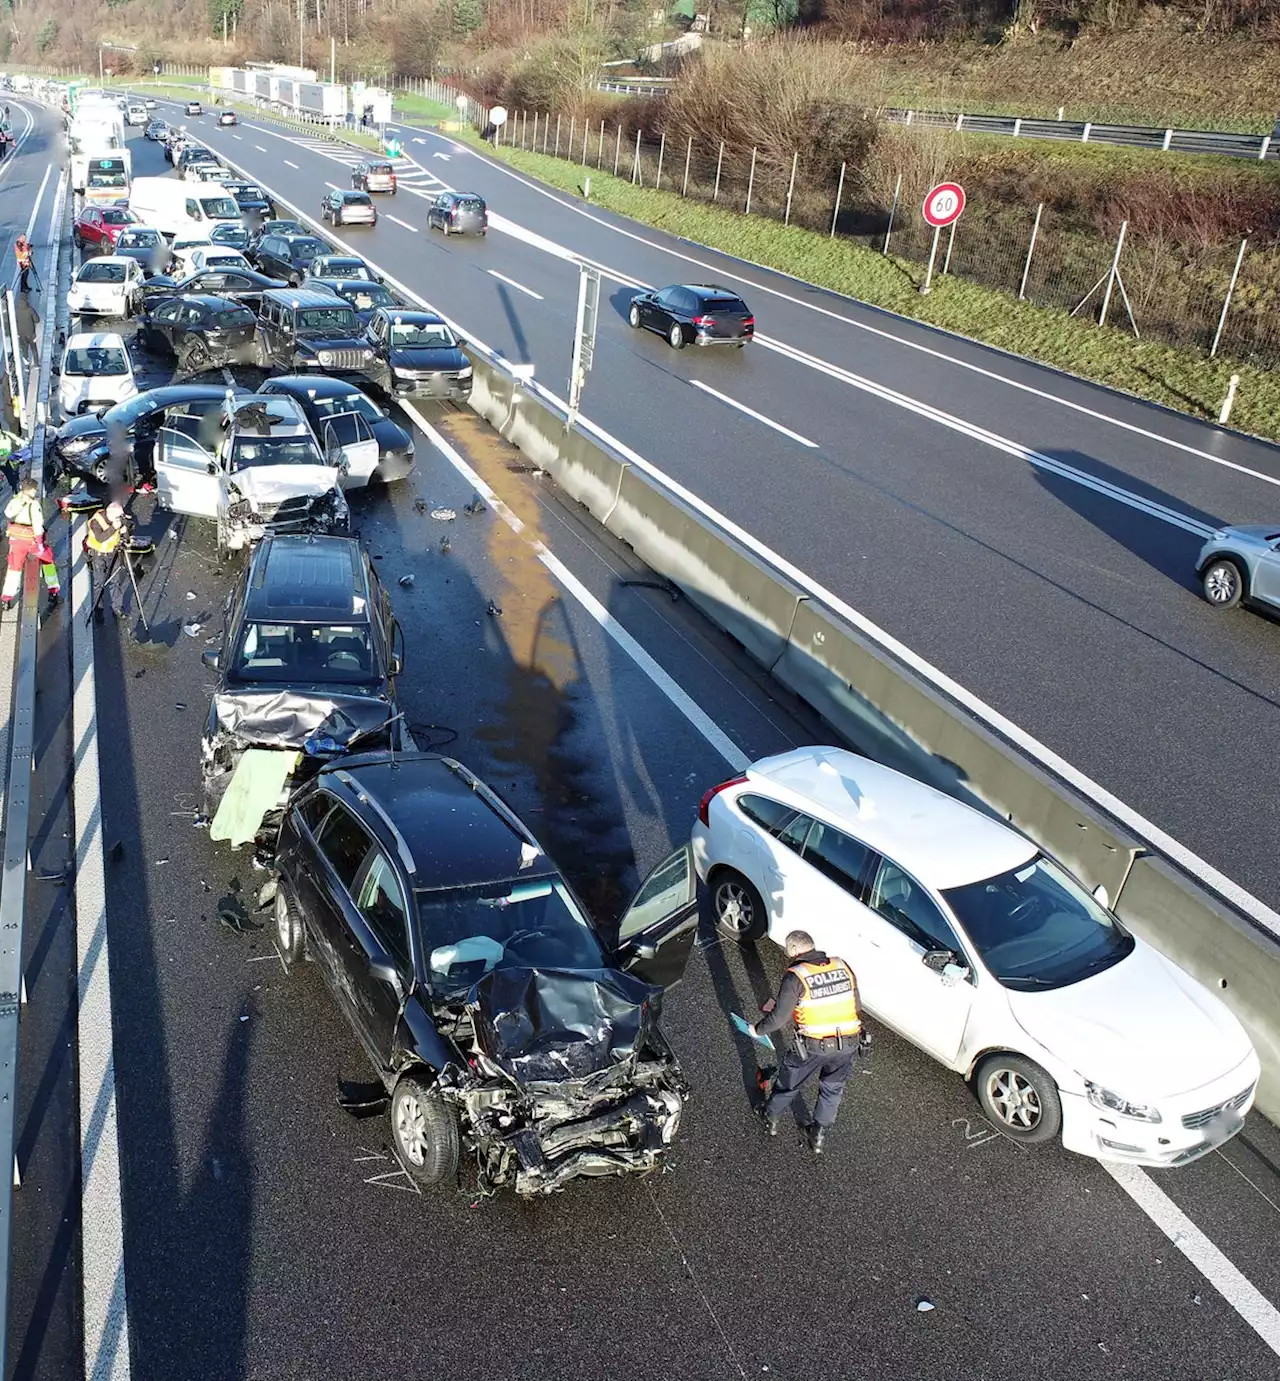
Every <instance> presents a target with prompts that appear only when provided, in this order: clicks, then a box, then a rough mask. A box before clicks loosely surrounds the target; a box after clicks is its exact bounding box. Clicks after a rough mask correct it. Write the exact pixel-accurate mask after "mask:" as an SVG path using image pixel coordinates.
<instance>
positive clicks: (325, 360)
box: [316, 350, 333, 364]
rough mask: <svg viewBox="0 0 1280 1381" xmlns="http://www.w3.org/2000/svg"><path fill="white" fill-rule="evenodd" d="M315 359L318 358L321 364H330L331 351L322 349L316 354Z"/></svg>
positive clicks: (331, 359)
mask: <svg viewBox="0 0 1280 1381" xmlns="http://www.w3.org/2000/svg"><path fill="white" fill-rule="evenodd" d="M316 359H318V360H319V361H320V363H321V364H332V363H333V351H332V350H322V351H321V352H320V353H319V354H318V355H317V356H316Z"/></svg>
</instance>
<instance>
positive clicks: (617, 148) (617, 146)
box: [613, 125, 622, 177]
mask: <svg viewBox="0 0 1280 1381" xmlns="http://www.w3.org/2000/svg"><path fill="white" fill-rule="evenodd" d="M621 153H622V126H621V125H619V126H618V138H617V141H616V142H615V143H614V146H613V175H614V177H617V176H618V157H619V155H620V154H621Z"/></svg>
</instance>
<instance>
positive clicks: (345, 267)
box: [317, 259, 369, 278]
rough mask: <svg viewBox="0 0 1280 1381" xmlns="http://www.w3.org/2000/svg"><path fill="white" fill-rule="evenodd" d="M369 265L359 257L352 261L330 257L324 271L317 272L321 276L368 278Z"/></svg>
mask: <svg viewBox="0 0 1280 1381" xmlns="http://www.w3.org/2000/svg"><path fill="white" fill-rule="evenodd" d="M368 276H369V267H368V265H367V264H364V263H361V261H360V260H359V259H357V260H355V261H354V262H352V261H351V260H350V259H347V260H343V259H330V260H329V261H328V262H327V263H326V264H325V265H324V272H323V273H322V274H317V277H319V278H368Z"/></svg>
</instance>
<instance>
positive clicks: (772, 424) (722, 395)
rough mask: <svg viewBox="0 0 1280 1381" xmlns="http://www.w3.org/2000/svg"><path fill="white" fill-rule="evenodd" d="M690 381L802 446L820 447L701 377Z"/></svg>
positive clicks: (814, 448) (812, 448)
mask: <svg viewBox="0 0 1280 1381" xmlns="http://www.w3.org/2000/svg"><path fill="white" fill-rule="evenodd" d="M689 383H690V384H691V385H692V386H693V387H694V388H700V389H701V390H702V391H703V393H709V394H710V395H711V396H712V397H713V398H718V399H719V400H720V401H721V402H722V403H725V404H727V405H728V406H729V407H731V408H737V410H738V411H739V412H745V413H746V414H747V416H748V417H754V418H755V420H756V421H757V422H763V423H764V425H765V426H766V427H772V428H773V430H774V431H775V432H781V433H782V435H783V436H789V437H790V438H791V439H792V441H798V442H799V443H800V444H801V445H802V446H808V447H809V448H810V449H811V450H814V451H816V450H817V449H818V443H817V442H816V441H810V440H809V438H808V437H807V436H801V435H800V433H799V432H793V431H792V430H791V428H790V427H784V426H783V425H782V423H781V422H775V421H774V420H773V418H772V417H766V416H765V415H764V413H762V412H757V411H756V410H755V408H749V407H748V406H747V405H746V404H745V403H740V402H738V400H737V399H736V398H730V397H729V395H728V394H727V393H721V392H720V390H719V389H718V388H712V387H711V385H710V384H704V383H703V382H702V380H701V379H690V380H689Z"/></svg>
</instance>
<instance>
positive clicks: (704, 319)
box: [693, 316, 716, 326]
mask: <svg viewBox="0 0 1280 1381" xmlns="http://www.w3.org/2000/svg"><path fill="white" fill-rule="evenodd" d="M693 324H694V325H695V326H714V325H715V324H716V319H715V317H713V316H696V317H694V319H693Z"/></svg>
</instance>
